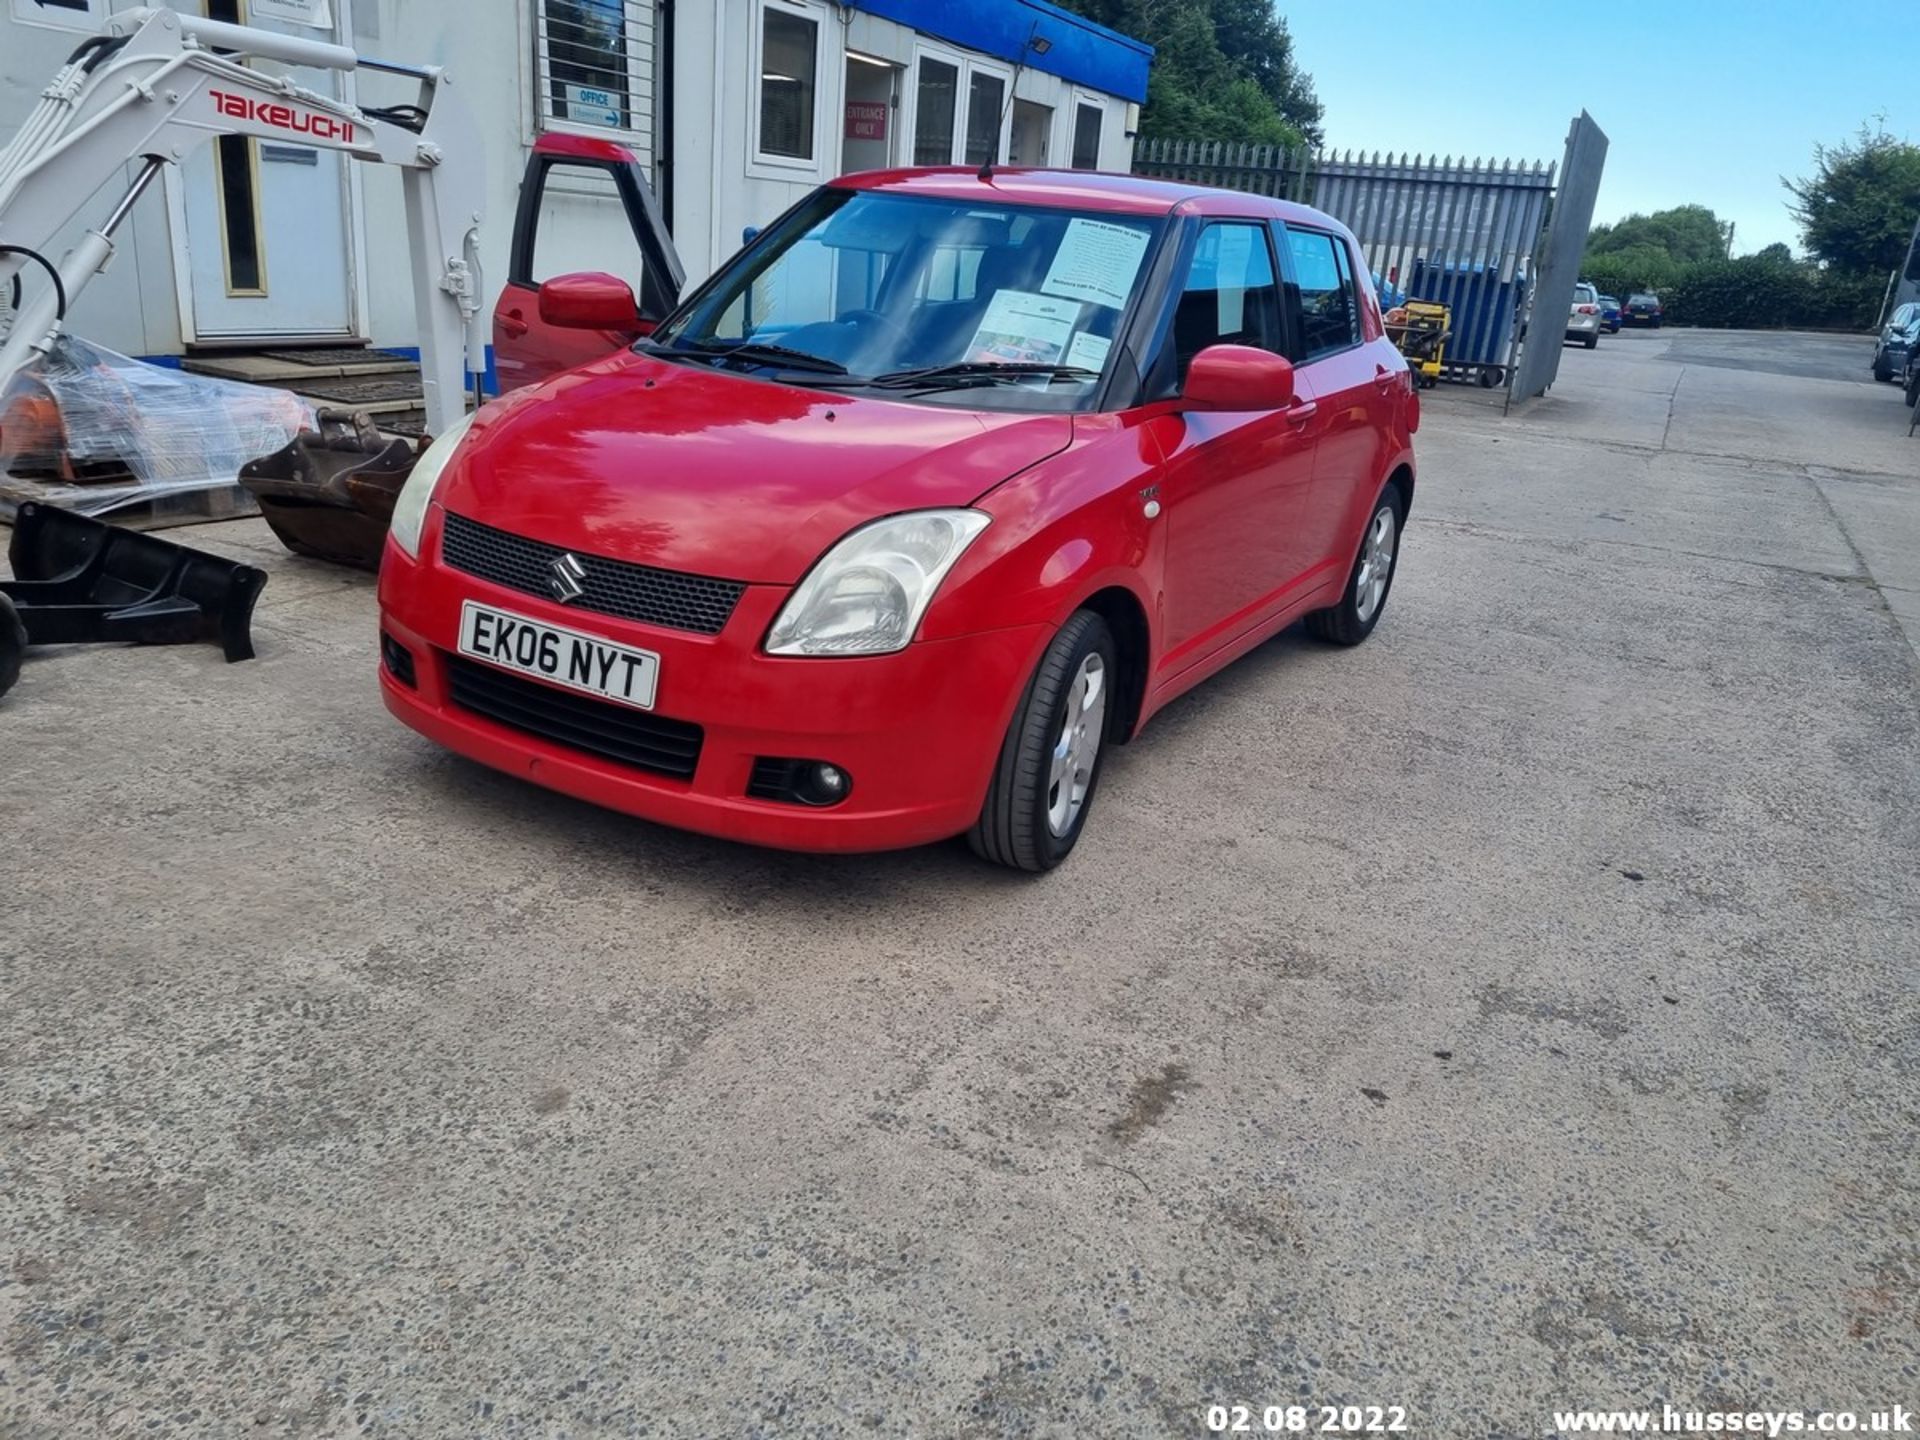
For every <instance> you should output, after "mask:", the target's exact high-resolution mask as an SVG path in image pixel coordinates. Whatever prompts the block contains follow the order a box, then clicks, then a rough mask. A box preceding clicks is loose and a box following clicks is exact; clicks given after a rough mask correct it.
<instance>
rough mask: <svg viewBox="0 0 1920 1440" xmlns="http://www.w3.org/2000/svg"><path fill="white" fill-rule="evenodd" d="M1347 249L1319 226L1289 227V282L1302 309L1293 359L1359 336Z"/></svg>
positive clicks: (1308, 356) (1337, 346)
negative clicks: (1308, 228) (1302, 228)
mask: <svg viewBox="0 0 1920 1440" xmlns="http://www.w3.org/2000/svg"><path fill="white" fill-rule="evenodd" d="M1345 251H1346V246H1344V245H1343V244H1341V243H1340V241H1339V240H1338V239H1336V238H1335V237H1334V236H1332V235H1328V234H1326V233H1324V232H1323V231H1319V230H1296V229H1294V228H1293V227H1292V226H1288V227H1287V252H1288V254H1289V255H1290V256H1291V257H1292V259H1293V280H1292V282H1291V283H1290V284H1289V286H1288V288H1289V289H1295V290H1297V292H1298V296H1299V313H1300V342H1299V344H1298V346H1297V347H1296V348H1297V350H1298V351H1299V353H1298V354H1297V355H1295V356H1294V359H1295V360H1296V361H1298V362H1300V363H1302V364H1304V363H1305V362H1307V361H1309V360H1315V359H1318V358H1319V357H1320V356H1322V355H1331V354H1333V353H1334V351H1336V350H1345V349H1346V348H1347V347H1348V346H1350V345H1357V344H1358V343H1359V342H1360V307H1359V304H1358V301H1357V299H1356V297H1355V295H1354V293H1353V276H1352V275H1351V274H1350V273H1348V270H1347V265H1346V263H1345Z"/></svg>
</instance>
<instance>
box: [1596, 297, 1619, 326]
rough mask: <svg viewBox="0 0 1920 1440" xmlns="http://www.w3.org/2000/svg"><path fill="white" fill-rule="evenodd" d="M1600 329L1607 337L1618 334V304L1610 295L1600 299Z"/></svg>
mask: <svg viewBox="0 0 1920 1440" xmlns="http://www.w3.org/2000/svg"><path fill="white" fill-rule="evenodd" d="M1600 328H1601V329H1603V330H1605V331H1606V332H1607V334H1609V335H1618V334H1619V333H1620V302H1619V300H1618V299H1616V298H1615V297H1614V296H1612V295H1602V296H1601V297H1600Z"/></svg>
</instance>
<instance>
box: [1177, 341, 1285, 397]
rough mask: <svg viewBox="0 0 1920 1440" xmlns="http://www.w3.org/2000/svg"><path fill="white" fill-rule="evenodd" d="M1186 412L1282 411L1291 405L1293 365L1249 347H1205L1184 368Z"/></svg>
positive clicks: (1271, 353)
mask: <svg viewBox="0 0 1920 1440" xmlns="http://www.w3.org/2000/svg"><path fill="white" fill-rule="evenodd" d="M1180 399H1181V402H1182V408H1184V409H1187V410H1284V409H1286V408H1287V407H1288V406H1289V405H1291V404H1293V362H1292V361H1291V360H1289V359H1287V358H1286V357H1285V356H1284V355H1275V354H1274V353H1273V352H1272V351H1271V350H1259V349H1255V348H1254V347H1253V346H1251V345H1209V346H1208V347H1207V348H1206V349H1204V350H1202V351H1201V352H1200V353H1199V354H1198V355H1196V356H1194V357H1193V362H1192V363H1191V364H1190V365H1188V366H1187V383H1186V384H1184V385H1182V386H1181V387H1180Z"/></svg>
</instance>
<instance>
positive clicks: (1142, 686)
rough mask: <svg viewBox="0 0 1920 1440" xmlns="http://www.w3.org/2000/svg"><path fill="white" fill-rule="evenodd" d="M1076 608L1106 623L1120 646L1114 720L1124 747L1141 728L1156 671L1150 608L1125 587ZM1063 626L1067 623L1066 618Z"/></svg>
mask: <svg viewBox="0 0 1920 1440" xmlns="http://www.w3.org/2000/svg"><path fill="white" fill-rule="evenodd" d="M1073 608H1074V610H1091V611H1093V612H1094V614H1096V615H1098V616H1099V617H1100V618H1101V619H1102V620H1104V621H1106V622H1107V629H1108V630H1109V631H1111V632H1112V633H1113V638H1114V641H1115V643H1116V644H1118V645H1119V647H1120V683H1119V684H1118V685H1117V686H1115V687H1114V695H1115V698H1116V699H1117V700H1118V701H1119V702H1120V708H1119V711H1118V713H1117V714H1116V715H1115V717H1114V719H1115V721H1116V722H1117V723H1116V725H1115V727H1114V731H1113V738H1114V740H1115V741H1116V742H1117V743H1119V744H1122V745H1124V744H1125V743H1126V742H1127V741H1129V740H1131V739H1132V738H1133V735H1134V732H1135V731H1136V730H1138V729H1139V728H1140V707H1141V706H1142V705H1143V704H1144V703H1145V702H1146V698H1147V676H1148V675H1149V674H1150V673H1151V671H1152V668H1153V627H1152V623H1151V622H1150V621H1149V620H1148V618H1147V608H1146V606H1145V605H1143V604H1141V603H1140V597H1139V596H1138V595H1136V594H1134V593H1133V591H1132V590H1130V589H1128V588H1127V587H1126V586H1125V585H1108V586H1106V587H1104V588H1103V589H1099V590H1096V591H1094V592H1093V593H1092V594H1091V595H1088V596H1086V597H1084V598H1083V599H1082V600H1081V601H1080V603H1079V604H1077V605H1075V606H1074V607H1073ZM1068 613H1069V614H1071V613H1072V611H1069V612H1068ZM1061 623H1062V624H1064V623H1066V622H1065V617H1062V621H1061Z"/></svg>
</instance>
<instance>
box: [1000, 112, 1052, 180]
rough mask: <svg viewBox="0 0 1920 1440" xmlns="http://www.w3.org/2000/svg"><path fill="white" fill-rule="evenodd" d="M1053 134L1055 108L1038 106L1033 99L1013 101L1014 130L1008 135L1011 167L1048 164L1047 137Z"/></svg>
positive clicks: (1008, 155)
mask: <svg viewBox="0 0 1920 1440" xmlns="http://www.w3.org/2000/svg"><path fill="white" fill-rule="evenodd" d="M1052 131H1053V107H1052V106H1051V105H1036V104H1034V102H1033V101H1031V100H1016V101H1014V102H1013V128H1012V129H1011V130H1010V131H1009V132H1008V135H1007V163H1008V164H1009V165H1034V166H1044V165H1045V164H1046V163H1047V160H1048V156H1047V137H1048V136H1049V135H1050V134H1051V133H1052Z"/></svg>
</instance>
